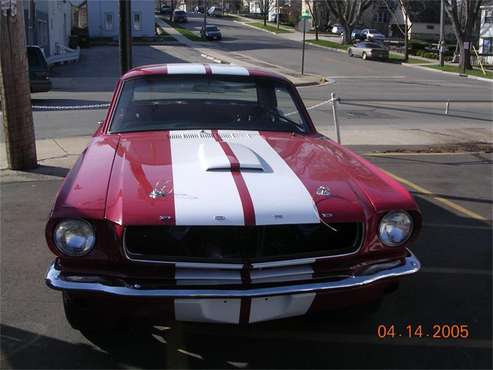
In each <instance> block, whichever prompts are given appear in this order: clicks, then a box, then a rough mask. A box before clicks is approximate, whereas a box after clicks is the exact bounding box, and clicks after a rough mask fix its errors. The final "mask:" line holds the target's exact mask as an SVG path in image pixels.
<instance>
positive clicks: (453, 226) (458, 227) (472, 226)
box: [423, 224, 492, 230]
mask: <svg viewBox="0 0 493 370" xmlns="http://www.w3.org/2000/svg"><path fill="white" fill-rule="evenodd" d="M423 227H436V228H448V229H475V230H491V227H492V226H491V225H490V226H476V225H455V224H424V225H423Z"/></svg>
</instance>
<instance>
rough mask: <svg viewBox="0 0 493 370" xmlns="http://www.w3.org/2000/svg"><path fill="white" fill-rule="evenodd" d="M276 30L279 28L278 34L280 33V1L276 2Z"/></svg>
mask: <svg viewBox="0 0 493 370" xmlns="http://www.w3.org/2000/svg"><path fill="white" fill-rule="evenodd" d="M276 13H277V14H276V28H277V32H278V33H279V15H280V12H279V0H276Z"/></svg>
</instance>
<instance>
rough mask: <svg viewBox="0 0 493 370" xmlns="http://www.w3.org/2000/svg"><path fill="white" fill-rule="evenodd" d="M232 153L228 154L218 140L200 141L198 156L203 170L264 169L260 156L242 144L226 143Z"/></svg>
mask: <svg viewBox="0 0 493 370" xmlns="http://www.w3.org/2000/svg"><path fill="white" fill-rule="evenodd" d="M227 146H228V147H229V148H231V151H232V152H233V153H234V155H231V154H228V153H227V152H225V150H224V149H223V148H222V147H221V145H220V144H219V143H218V142H206V143H201V144H200V145H199V149H198V157H199V161H200V164H201V166H202V168H203V169H204V171H238V170H255V171H264V168H263V166H262V163H261V162H260V158H259V157H258V155H257V154H255V152H253V151H252V150H251V149H250V148H248V147H246V146H245V145H242V144H237V143H228V144H227Z"/></svg>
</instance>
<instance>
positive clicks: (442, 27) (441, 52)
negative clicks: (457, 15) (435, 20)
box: [438, 0, 445, 67]
mask: <svg viewBox="0 0 493 370" xmlns="http://www.w3.org/2000/svg"><path fill="white" fill-rule="evenodd" d="M444 12H445V8H444V4H443V0H441V1H440V44H439V45H438V53H439V55H440V66H442V67H443V65H444V64H445V61H444V59H445V58H444V57H445V55H444V53H445V39H444V33H445V32H444V31H445V24H444V19H443V18H444Z"/></svg>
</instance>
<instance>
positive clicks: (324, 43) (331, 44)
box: [306, 40, 351, 50]
mask: <svg viewBox="0 0 493 370" xmlns="http://www.w3.org/2000/svg"><path fill="white" fill-rule="evenodd" d="M306 42H308V43H310V44H314V45H320V46H325V47H328V48H335V49H341V50H347V49H348V48H349V47H350V46H351V45H345V44H338V43H337V42H333V41H329V40H307V41H306Z"/></svg>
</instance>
